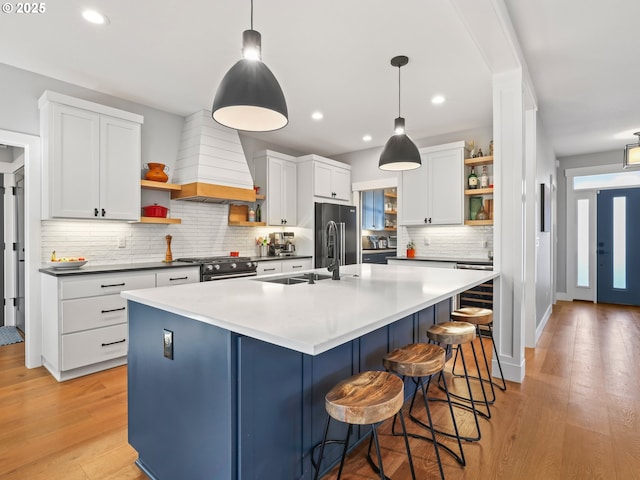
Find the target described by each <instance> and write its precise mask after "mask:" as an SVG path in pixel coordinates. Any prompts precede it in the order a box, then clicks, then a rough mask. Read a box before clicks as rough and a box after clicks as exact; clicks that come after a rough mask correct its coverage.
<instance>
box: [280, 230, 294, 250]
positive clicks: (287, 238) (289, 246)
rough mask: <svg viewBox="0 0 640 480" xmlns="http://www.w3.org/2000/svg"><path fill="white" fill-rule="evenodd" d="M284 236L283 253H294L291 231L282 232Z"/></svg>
mask: <svg viewBox="0 0 640 480" xmlns="http://www.w3.org/2000/svg"><path fill="white" fill-rule="evenodd" d="M282 235H283V238H284V253H285V254H286V255H295V254H296V242H295V236H294V234H293V232H282Z"/></svg>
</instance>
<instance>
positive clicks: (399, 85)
mask: <svg viewBox="0 0 640 480" xmlns="http://www.w3.org/2000/svg"><path fill="white" fill-rule="evenodd" d="M251 1H252V2H253V0H251ZM401 88H402V83H401V82H400V66H399V65H398V117H401V116H402V115H401V114H400V89H401Z"/></svg>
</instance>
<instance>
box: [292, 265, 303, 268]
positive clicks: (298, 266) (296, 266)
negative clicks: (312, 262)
mask: <svg viewBox="0 0 640 480" xmlns="http://www.w3.org/2000/svg"><path fill="white" fill-rule="evenodd" d="M291 268H302V265H292V266H291Z"/></svg>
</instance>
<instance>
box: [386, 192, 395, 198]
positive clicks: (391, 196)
mask: <svg viewBox="0 0 640 480" xmlns="http://www.w3.org/2000/svg"><path fill="white" fill-rule="evenodd" d="M384 196H385V197H389V198H398V194H397V193H391V192H384Z"/></svg>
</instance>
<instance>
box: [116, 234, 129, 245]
mask: <svg viewBox="0 0 640 480" xmlns="http://www.w3.org/2000/svg"><path fill="white" fill-rule="evenodd" d="M126 246H127V240H126V237H123V236H122V235H121V236H119V237H118V248H125V247H126Z"/></svg>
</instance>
